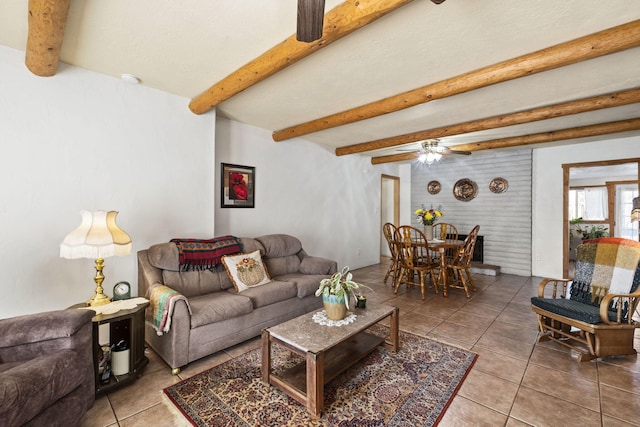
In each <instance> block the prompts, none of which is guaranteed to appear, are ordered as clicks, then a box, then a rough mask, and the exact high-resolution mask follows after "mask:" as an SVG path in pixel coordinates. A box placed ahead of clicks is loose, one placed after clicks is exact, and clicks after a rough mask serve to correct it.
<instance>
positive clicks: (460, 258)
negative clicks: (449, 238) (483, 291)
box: [444, 225, 480, 298]
mask: <svg viewBox="0 0 640 427" xmlns="http://www.w3.org/2000/svg"><path fill="white" fill-rule="evenodd" d="M479 231H480V226H479V225H476V226H475V227H473V229H472V230H471V232H470V233H469V234H468V235H467V238H466V239H464V243H463V244H462V246H461V247H460V249H459V250H458V253H457V254H456V256H455V257H454V258H453V259H451V261H448V262H447V268H446V270H447V271H445V272H444V273H445V274H446V273H447V272H449V273H451V275H450V277H451V279H452V280H450V281H449V282H448V285H449V286H448V287H449V288H458V289H464V293H465V294H466V295H467V298H470V297H471V292H470V290H472V291H473V292H476V290H477V289H476V285H475V283H473V278H472V277H471V273H470V272H469V268H470V265H471V259H472V258H473V249H474V248H475V246H476V240H477V239H478V232H479Z"/></svg>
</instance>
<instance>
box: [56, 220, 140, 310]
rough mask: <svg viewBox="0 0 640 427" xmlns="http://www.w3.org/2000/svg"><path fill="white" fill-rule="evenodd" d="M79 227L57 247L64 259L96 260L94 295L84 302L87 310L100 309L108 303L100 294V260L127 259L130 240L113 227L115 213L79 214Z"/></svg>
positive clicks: (104, 296) (106, 297)
mask: <svg viewBox="0 0 640 427" xmlns="http://www.w3.org/2000/svg"><path fill="white" fill-rule="evenodd" d="M80 215H81V216H82V223H81V224H80V226H79V227H78V228H76V229H75V230H73V231H72V232H71V233H69V234H67V237H65V238H64V240H63V241H62V243H61V244H60V256H61V257H62V258H67V259H77V258H93V259H95V260H96V276H95V277H94V278H93V280H94V282H95V283H96V290H95V295H94V296H93V297H92V298H91V299H90V300H89V301H87V305H88V306H97V305H104V304H108V303H109V302H111V299H110V298H109V297H108V296H107V295H105V294H104V290H103V289H102V282H103V281H104V275H103V274H102V268H103V267H104V258H107V257H111V256H121V255H129V254H130V253H131V238H130V237H129V235H128V234H127V233H125V232H124V231H123V230H122V229H121V228H120V227H118V225H117V224H116V215H118V212H117V211H109V212H105V211H95V212H90V211H86V210H82V211H80Z"/></svg>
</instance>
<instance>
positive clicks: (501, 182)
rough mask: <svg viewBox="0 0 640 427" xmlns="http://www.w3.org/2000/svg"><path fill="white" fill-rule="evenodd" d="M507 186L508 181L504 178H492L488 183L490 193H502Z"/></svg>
mask: <svg viewBox="0 0 640 427" xmlns="http://www.w3.org/2000/svg"><path fill="white" fill-rule="evenodd" d="M507 188H509V183H508V182H507V180H506V179H504V178H493V179H492V180H491V182H490V183H489V190H491V192H492V193H504V192H505V191H507Z"/></svg>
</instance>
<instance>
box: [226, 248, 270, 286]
mask: <svg viewBox="0 0 640 427" xmlns="http://www.w3.org/2000/svg"><path fill="white" fill-rule="evenodd" d="M222 264H223V265H224V268H225V269H226V270H227V275H228V276H229V279H231V282H232V283H233V287H234V288H235V290H236V292H243V291H246V290H247V289H249V288H252V287H256V286H261V285H266V284H267V283H269V282H270V281H271V277H269V272H268V271H267V268H266V267H265V266H264V264H263V263H262V257H261V256H260V251H253V252H251V253H244V254H238V255H226V256H224V257H222Z"/></svg>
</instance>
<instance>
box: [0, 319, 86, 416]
mask: <svg viewBox="0 0 640 427" xmlns="http://www.w3.org/2000/svg"><path fill="white" fill-rule="evenodd" d="M93 316H95V312H93V311H91V310H76V309H70V310H58V311H50V312H45V313H38V314H31V315H26V316H19V317H13V318H9V319H2V320H0V425H3V426H23V425H24V426H47V427H51V426H61V427H62V426H64V427H67V426H77V425H79V424H80V421H81V420H82V417H83V415H84V414H85V413H86V412H87V411H88V410H89V409H90V408H91V407H92V406H93V402H94V399H95V372H94V367H93V351H92V348H93V340H92V323H91V318H92V317H93Z"/></svg>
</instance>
